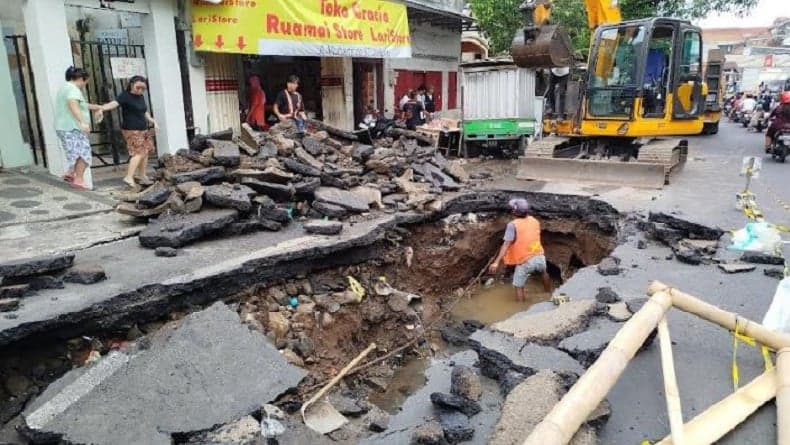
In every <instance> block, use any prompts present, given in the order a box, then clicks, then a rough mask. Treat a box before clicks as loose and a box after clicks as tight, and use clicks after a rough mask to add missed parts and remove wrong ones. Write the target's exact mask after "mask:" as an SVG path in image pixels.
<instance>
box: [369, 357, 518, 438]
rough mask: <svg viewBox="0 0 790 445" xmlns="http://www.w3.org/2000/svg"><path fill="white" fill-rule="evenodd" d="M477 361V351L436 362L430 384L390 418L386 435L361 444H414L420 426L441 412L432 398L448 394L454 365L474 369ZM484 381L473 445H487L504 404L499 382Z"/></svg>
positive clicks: (429, 372) (473, 422)
mask: <svg viewBox="0 0 790 445" xmlns="http://www.w3.org/2000/svg"><path fill="white" fill-rule="evenodd" d="M476 360H477V354H475V352H474V351H464V352H459V353H457V354H454V355H452V356H451V357H449V358H447V359H444V360H438V361H436V362H434V363H433V364H432V365H431V367H430V368H428V370H427V371H425V376H426V378H427V382H426V384H425V386H424V387H423V388H421V389H420V390H419V391H417V392H416V393H414V394H413V395H412V396H410V397H409V398H408V399H406V401H405V402H404V403H403V406H402V407H401V411H400V412H399V413H398V414H396V415H394V416H392V417H391V418H390V426H389V429H388V430H387V431H385V432H383V433H379V434H375V435H373V436H371V437H368V438H366V439H364V440H362V441H360V442H359V445H401V444H407V443H411V438H412V434H413V433H414V430H416V429H417V428H418V427H419V426H421V425H424V424H426V423H428V422H430V421H431V420H434V419H435V418H436V416H437V415H438V413H439V410H438V409H437V408H434V407H433V405H432V404H431V400H430V395H431V393H434V392H448V391H449V390H450V379H451V373H452V369H453V366H454V365H463V366H473V365H474V363H475V361H476ZM482 380H483V382H482V383H483V395H482V398H481V399H480V405H481V406H482V407H483V411H482V412H481V413H480V414H477V415H476V416H474V417H472V418H470V419H469V420H470V423H471V425H472V426H473V427H474V428H475V433H474V436H473V437H472V440H471V441H469V442H464V443H469V444H480V445H483V444H487V443H488V439H489V438H490V437H491V433H492V431H493V429H494V425H495V424H496V422H497V420H498V418H499V410H500V408H501V405H502V401H503V399H502V396H501V395H500V394H499V389H498V388H497V385H496V383H495V382H492V381H491V380H487V379H482Z"/></svg>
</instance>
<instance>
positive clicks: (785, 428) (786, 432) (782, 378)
mask: <svg viewBox="0 0 790 445" xmlns="http://www.w3.org/2000/svg"><path fill="white" fill-rule="evenodd" d="M776 386H777V389H776V430H777V431H776V436H777V439H776V443H777V444H779V445H790V348H783V349H780V350H779V351H778V352H777V353H776Z"/></svg>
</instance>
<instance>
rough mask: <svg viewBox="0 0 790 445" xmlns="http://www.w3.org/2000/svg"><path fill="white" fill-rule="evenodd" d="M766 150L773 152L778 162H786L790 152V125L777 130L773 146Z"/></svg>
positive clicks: (772, 155)
mask: <svg viewBox="0 0 790 445" xmlns="http://www.w3.org/2000/svg"><path fill="white" fill-rule="evenodd" d="M766 151H768V152H769V153H770V154H771V157H772V158H774V160H775V161H776V162H782V163H784V161H785V158H786V157H787V155H788V154H790V127H788V126H785V127H784V128H783V129H781V130H779V131H777V132H776V135H775V136H774V140H773V143H772V144H771V147H770V148H768V149H767V150H766Z"/></svg>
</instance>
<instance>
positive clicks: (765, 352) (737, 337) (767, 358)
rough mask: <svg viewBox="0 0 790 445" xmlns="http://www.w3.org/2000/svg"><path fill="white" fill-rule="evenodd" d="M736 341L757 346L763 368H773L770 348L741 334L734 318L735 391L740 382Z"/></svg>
mask: <svg viewBox="0 0 790 445" xmlns="http://www.w3.org/2000/svg"><path fill="white" fill-rule="evenodd" d="M738 342H744V343H746V344H747V345H749V346H752V347H755V348H758V347H759V348H760V351H761V353H762V356H763V364H764V366H765V370H766V371H771V370H773V369H774V363H773V361H772V360H771V350H770V349H769V348H768V347H767V346H765V345H761V344H759V343H757V341H756V340H755V339H753V338H752V337H749V336H747V335H743V334H741V333H740V323H739V322H738V319H737V318H736V319H735V330H734V331H733V333H732V386H733V387H734V390H735V391H737V390H738V385H739V383H740V373H739V371H738Z"/></svg>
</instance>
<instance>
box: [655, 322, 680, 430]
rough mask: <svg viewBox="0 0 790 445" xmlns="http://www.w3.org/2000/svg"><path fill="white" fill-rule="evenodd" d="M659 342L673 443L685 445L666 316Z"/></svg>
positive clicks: (661, 326) (659, 325)
mask: <svg viewBox="0 0 790 445" xmlns="http://www.w3.org/2000/svg"><path fill="white" fill-rule="evenodd" d="M658 341H659V346H660V348H661V371H662V373H663V375H664V395H665V397H666V399H667V414H668V415H669V426H670V429H671V431H672V442H673V443H674V444H675V445H685V444H686V443H687V442H686V439H685V434H684V433H683V410H682V408H681V405H680V391H679V390H678V381H677V377H676V376H675V359H674V358H673V357H672V340H671V339H670V337H669V326H667V317H666V316H664V317H663V318H662V319H661V321H659V322H658Z"/></svg>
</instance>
